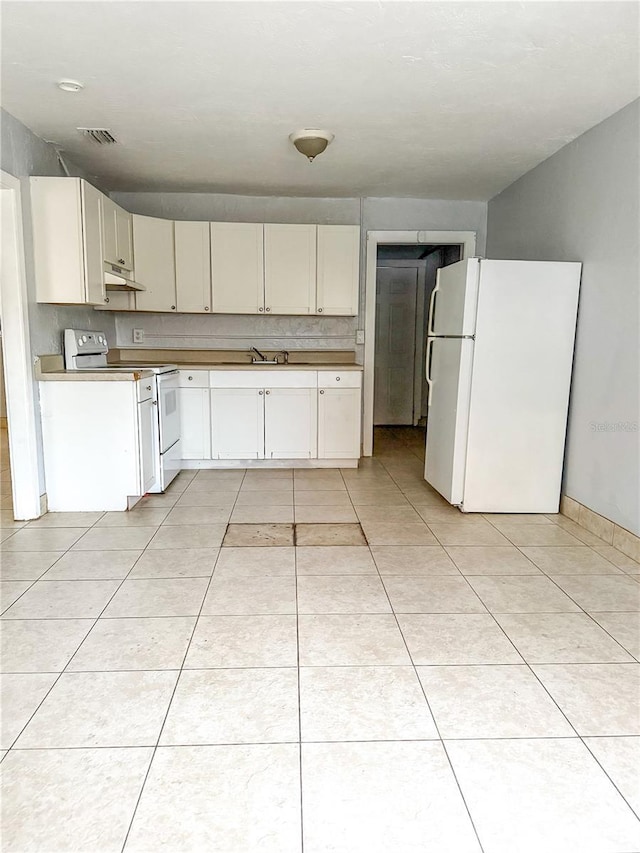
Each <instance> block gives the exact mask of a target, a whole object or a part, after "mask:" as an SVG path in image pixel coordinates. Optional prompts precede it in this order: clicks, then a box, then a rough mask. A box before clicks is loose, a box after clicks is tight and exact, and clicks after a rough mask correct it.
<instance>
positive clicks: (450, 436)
mask: <svg viewBox="0 0 640 853" xmlns="http://www.w3.org/2000/svg"><path fill="white" fill-rule="evenodd" d="M473 349H474V342H473V341H472V340H471V339H470V338H428V339H427V352H428V353H429V357H428V363H427V367H428V376H427V378H428V380H429V399H430V403H429V414H428V417H427V449H426V459H425V469H424V478H425V480H426V481H427V482H428V483H429V484H430V485H432V486H433V488H434V489H436V490H437V491H438V492H440V494H441V495H442V496H443V497H444V498H446V499H447V500H448V501H449V503H452V504H460V503H462V499H463V492H464V474H465V462H466V455H467V430H468V424H469V399H470V395H471V370H472V365H473Z"/></svg>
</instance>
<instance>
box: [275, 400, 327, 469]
mask: <svg viewBox="0 0 640 853" xmlns="http://www.w3.org/2000/svg"><path fill="white" fill-rule="evenodd" d="M317 399H318V391H317V388H266V389H265V397H264V458H265V459H314V458H315V457H316V455H317V450H318V441H317V427H318V415H317Z"/></svg>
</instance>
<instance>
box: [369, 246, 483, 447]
mask: <svg viewBox="0 0 640 853" xmlns="http://www.w3.org/2000/svg"><path fill="white" fill-rule="evenodd" d="M475 251H476V233H475V232H474V231H369V232H368V233H367V266H366V305H365V329H364V332H365V349H364V376H363V417H362V423H363V432H362V449H363V455H364V456H371V455H372V454H373V441H374V424H376V426H377V427H378V429H377V432H378V434H380V427H383V426H391V427H393V429H394V431H395V432H396V433H397V431H398V430H405V431H407V432H406V433H405V435H406V437H407V438H409V431H410V432H412V433H414V436H415V437H414V438H413V439H409V440H411V441H418V440H419V436H418V435H417V434H418V431H419V430H421V431H422V440H424V425H425V418H426V414H427V396H428V395H427V385H426V380H425V376H424V360H425V344H426V327H427V326H426V324H427V319H428V312H429V298H430V295H431V292H432V290H433V288H434V287H435V280H436V270H437V269H438V268H439V267H442V266H447V265H448V264H451V263H455V262H456V261H458V260H463V259H465V258H470V257H473V256H474V255H475Z"/></svg>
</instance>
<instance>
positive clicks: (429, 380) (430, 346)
mask: <svg viewBox="0 0 640 853" xmlns="http://www.w3.org/2000/svg"><path fill="white" fill-rule="evenodd" d="M435 340H436V339H435V338H427V358H426V366H425V373H426V375H425V378H426V380H427V386H428V388H429V392H428V394H427V406H430V405H431V389H432V387H433V380H432V378H431V359H432V357H433V345H434V343H435Z"/></svg>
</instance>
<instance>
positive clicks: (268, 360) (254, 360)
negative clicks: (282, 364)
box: [249, 347, 289, 364]
mask: <svg viewBox="0 0 640 853" xmlns="http://www.w3.org/2000/svg"><path fill="white" fill-rule="evenodd" d="M249 352H255V354H256V355H257V356H259V358H255V356H254V357H253V358H252V359H251V363H252V364H277V363H278V359H277V358H267V357H266V355H265V354H264V353H263V352H260V350H259V349H256V348H255V347H251V349H250V350H249ZM288 355H289V354H288V353H287V357H288Z"/></svg>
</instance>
